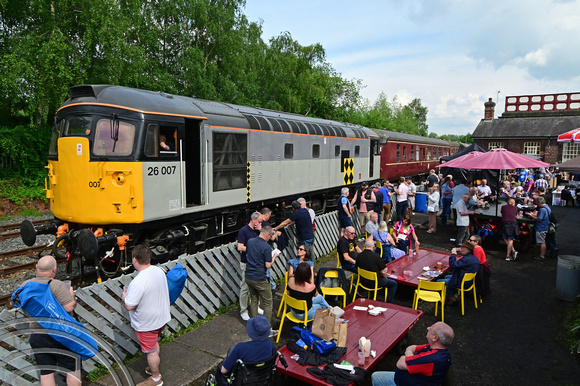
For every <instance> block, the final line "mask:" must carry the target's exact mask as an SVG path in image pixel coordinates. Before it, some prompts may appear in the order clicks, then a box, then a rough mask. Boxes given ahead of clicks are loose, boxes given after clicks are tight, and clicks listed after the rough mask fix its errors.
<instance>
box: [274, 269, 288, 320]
mask: <svg viewBox="0 0 580 386" xmlns="http://www.w3.org/2000/svg"><path fill="white" fill-rule="evenodd" d="M288 275H289V273H288V271H286V273H285V274H284V289H283V290H282V293H286V288H288ZM283 305H284V296H282V300H280V307H278V314H276V317H278V318H279V317H280V311H282V306H283Z"/></svg>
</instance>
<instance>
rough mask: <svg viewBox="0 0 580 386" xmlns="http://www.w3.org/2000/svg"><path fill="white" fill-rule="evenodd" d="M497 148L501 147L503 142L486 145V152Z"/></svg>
mask: <svg viewBox="0 0 580 386" xmlns="http://www.w3.org/2000/svg"><path fill="white" fill-rule="evenodd" d="M498 147H503V142H490V143H489V144H488V145H487V150H491V149H497V148H498Z"/></svg>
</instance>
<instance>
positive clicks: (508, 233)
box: [501, 222, 520, 240]
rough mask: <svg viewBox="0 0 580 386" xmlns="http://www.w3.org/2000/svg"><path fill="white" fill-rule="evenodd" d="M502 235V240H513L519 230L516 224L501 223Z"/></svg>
mask: <svg viewBox="0 0 580 386" xmlns="http://www.w3.org/2000/svg"><path fill="white" fill-rule="evenodd" d="M501 231H502V235H503V238H504V240H515V239H516V237H517V236H518V234H519V232H520V230H519V227H518V223H517V222H504V223H502V230H501Z"/></svg>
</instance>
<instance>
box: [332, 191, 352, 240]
mask: <svg viewBox="0 0 580 386" xmlns="http://www.w3.org/2000/svg"><path fill="white" fill-rule="evenodd" d="M349 192H350V190H349V189H348V188H342V189H341V190H340V197H339V198H338V201H337V203H336V207H337V209H338V222H339V223H340V235H341V236H342V235H344V229H345V228H346V227H350V226H352V219H351V217H350V216H351V209H350V200H349V199H348V195H349Z"/></svg>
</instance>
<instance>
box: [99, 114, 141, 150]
mask: <svg viewBox="0 0 580 386" xmlns="http://www.w3.org/2000/svg"><path fill="white" fill-rule="evenodd" d="M111 126H113V130H114V131H117V133H116V134H117V135H116V136H115V135H112V134H111V131H112V130H111ZM134 140H135V125H133V124H132V123H129V122H124V121H120V120H114V121H111V119H110V118H106V119H100V120H99V121H98V122H97V128H96V130H95V140H94V144H93V154H94V155H98V156H128V155H131V153H132V152H133V142H134Z"/></svg>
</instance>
